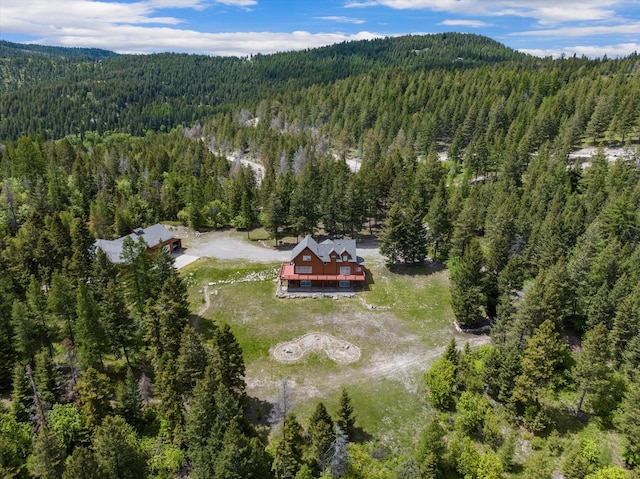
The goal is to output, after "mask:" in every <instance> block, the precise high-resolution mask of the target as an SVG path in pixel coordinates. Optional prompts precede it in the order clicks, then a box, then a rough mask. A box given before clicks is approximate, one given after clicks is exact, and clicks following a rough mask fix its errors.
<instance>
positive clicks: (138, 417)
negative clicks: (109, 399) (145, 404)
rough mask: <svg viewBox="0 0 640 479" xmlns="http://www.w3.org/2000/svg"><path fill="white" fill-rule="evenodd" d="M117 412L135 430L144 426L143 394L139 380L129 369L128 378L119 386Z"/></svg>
mask: <svg viewBox="0 0 640 479" xmlns="http://www.w3.org/2000/svg"><path fill="white" fill-rule="evenodd" d="M116 401H117V406H116V412H117V413H118V415H120V416H122V417H123V418H124V419H125V420H126V421H127V422H128V423H129V424H131V425H132V426H133V427H134V428H138V427H139V426H140V425H141V424H142V413H143V411H142V394H141V393H140V386H139V383H138V380H137V379H136V377H135V375H134V374H133V370H131V368H129V369H127V377H126V378H125V381H124V382H123V383H120V385H119V386H118V390H117V394H116Z"/></svg>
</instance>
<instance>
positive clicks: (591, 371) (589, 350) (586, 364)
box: [575, 323, 612, 412]
mask: <svg viewBox="0 0 640 479" xmlns="http://www.w3.org/2000/svg"><path fill="white" fill-rule="evenodd" d="M610 359H611V350H610V347H609V334H608V330H607V327H606V326H605V325H604V323H599V324H597V325H596V326H595V327H594V328H593V329H592V330H591V331H589V332H588V333H587V334H586V335H585V338H584V341H583V343H582V349H581V350H580V354H579V355H578V359H577V361H576V368H575V377H576V382H577V383H578V385H579V387H580V388H581V390H582V391H581V393H580V399H579V400H578V404H577V405H576V412H580V411H581V409H582V403H583V401H584V399H585V397H586V395H587V393H591V394H593V395H594V396H595V398H594V403H595V404H601V403H602V399H603V398H604V396H606V395H607V393H608V392H609V391H610V390H611V379H612V378H611V375H612V371H611V367H610V365H609V361H610Z"/></svg>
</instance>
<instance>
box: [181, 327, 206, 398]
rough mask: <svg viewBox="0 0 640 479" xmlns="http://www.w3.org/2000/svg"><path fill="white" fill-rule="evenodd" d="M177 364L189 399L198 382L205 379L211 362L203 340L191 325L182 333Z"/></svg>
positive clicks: (184, 393)
mask: <svg viewBox="0 0 640 479" xmlns="http://www.w3.org/2000/svg"><path fill="white" fill-rule="evenodd" d="M176 362H177V367H178V377H179V378H180V381H181V386H180V388H181V390H182V394H183V395H185V396H186V397H189V396H190V395H191V392H192V391H193V388H194V387H195V385H196V382H197V381H198V380H199V379H202V378H203V377H204V372H205V369H206V367H207V364H208V362H209V357H208V351H207V349H206V348H205V346H204V344H203V342H202V338H201V336H200V335H199V334H198V333H196V331H195V329H193V326H191V325H187V326H185V328H184V331H183V332H182V337H181V338H180V353H179V355H178V359H177V360H176Z"/></svg>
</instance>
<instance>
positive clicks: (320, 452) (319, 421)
mask: <svg viewBox="0 0 640 479" xmlns="http://www.w3.org/2000/svg"><path fill="white" fill-rule="evenodd" d="M307 434H308V435H309V443H310V446H311V447H310V451H309V452H310V454H311V457H312V458H313V460H314V461H316V462H317V464H318V466H319V468H320V471H322V472H324V471H325V469H326V467H327V465H328V464H327V460H328V458H329V456H328V454H329V448H330V447H331V444H332V443H333V441H334V440H335V433H334V427H333V419H331V416H330V415H329V413H328V412H327V408H325V406H324V404H322V403H321V402H319V403H318V405H317V406H316V409H315V410H314V411H313V414H312V415H311V417H310V418H309V428H308V430H307Z"/></svg>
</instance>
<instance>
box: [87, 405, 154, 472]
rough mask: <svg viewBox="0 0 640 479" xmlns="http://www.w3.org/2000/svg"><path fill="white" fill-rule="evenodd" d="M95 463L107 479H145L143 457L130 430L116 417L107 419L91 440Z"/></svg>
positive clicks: (145, 468) (138, 444) (144, 458)
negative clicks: (124, 478) (131, 478)
mask: <svg viewBox="0 0 640 479" xmlns="http://www.w3.org/2000/svg"><path fill="white" fill-rule="evenodd" d="M91 444H92V446H93V451H94V453H95V457H96V462H97V463H98V466H99V468H100V469H102V470H103V471H104V472H105V476H106V477H108V478H119V477H145V475H146V472H147V464H146V457H145V454H144V451H143V450H142V448H141V446H140V442H139V441H138V438H137V437H136V433H135V431H134V430H133V428H132V427H131V426H130V425H129V424H127V422H126V421H125V420H124V419H123V418H121V417H120V416H107V417H105V418H104V421H103V422H102V424H101V425H100V426H98V427H97V428H96V430H95V433H94V434H93V438H92V440H91Z"/></svg>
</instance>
